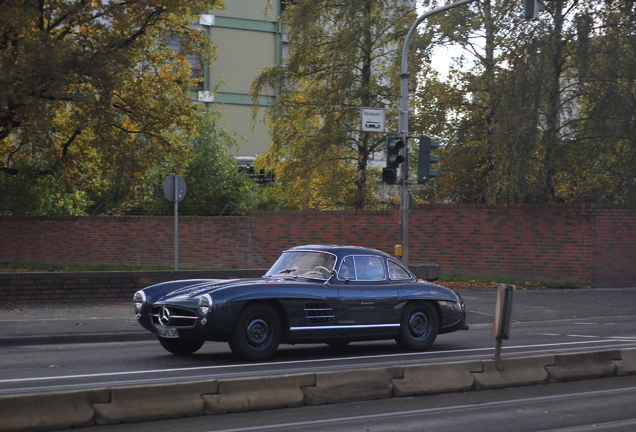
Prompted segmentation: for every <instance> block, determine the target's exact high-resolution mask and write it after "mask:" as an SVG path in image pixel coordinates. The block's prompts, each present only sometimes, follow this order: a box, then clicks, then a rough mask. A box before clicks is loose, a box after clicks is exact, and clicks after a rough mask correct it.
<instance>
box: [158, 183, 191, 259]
mask: <svg viewBox="0 0 636 432" xmlns="http://www.w3.org/2000/svg"><path fill="white" fill-rule="evenodd" d="M186 190H187V188H186V183H185V180H183V178H181V177H179V176H178V175H176V174H173V175H171V176H170V177H168V178H167V179H166V181H165V182H164V183H163V195H164V196H165V197H166V199H167V200H168V201H170V202H173V203H174V270H175V271H177V270H179V201H181V200H182V199H183V198H185V195H186Z"/></svg>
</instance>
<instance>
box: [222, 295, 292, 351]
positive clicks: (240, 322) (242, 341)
mask: <svg viewBox="0 0 636 432" xmlns="http://www.w3.org/2000/svg"><path fill="white" fill-rule="evenodd" d="M280 339H281V324H280V319H279V317H278V315H277V314H276V311H275V310H274V308H273V307H271V306H269V305H267V304H258V303H254V304H250V305H247V306H246V307H245V308H243V310H242V311H241V313H240V314H239V316H238V319H237V322H236V327H235V328H234V332H233V333H232V336H230V340H229V344H230V349H232V352H233V353H234V355H236V356H237V357H239V358H241V359H243V360H264V359H267V358H269V357H271V356H273V355H274V353H275V352H276V350H277V349H278V345H279V344H280Z"/></svg>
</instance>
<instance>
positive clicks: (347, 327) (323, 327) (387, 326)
mask: <svg viewBox="0 0 636 432" xmlns="http://www.w3.org/2000/svg"><path fill="white" fill-rule="evenodd" d="M399 326H400V324H366V325H332V326H311V327H290V329H289V330H291V331H303V330H319V329H334V330H343V329H365V328H391V327H399Z"/></svg>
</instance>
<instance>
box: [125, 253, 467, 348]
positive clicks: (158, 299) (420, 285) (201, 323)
mask: <svg viewBox="0 0 636 432" xmlns="http://www.w3.org/2000/svg"><path fill="white" fill-rule="evenodd" d="M133 303H134V308H135V312H136V315H137V319H138V320H139V323H140V324H141V325H142V326H143V327H144V328H146V329H147V330H149V331H151V332H153V333H156V334H157V336H158V339H159V343H161V345H162V346H163V347H164V348H165V349H166V350H168V351H169V352H171V353H174V354H179V355H187V354H192V353H194V352H196V351H197V350H198V349H199V348H201V346H203V344H204V343H205V342H206V341H216V342H228V343H229V346H230V349H231V350H232V352H233V353H234V354H235V355H236V356H237V357H239V358H240V359H243V360H263V359H267V358H269V357H271V356H273V355H274V353H275V352H276V350H277V349H278V346H279V345H280V344H281V343H283V344H300V343H326V344H329V345H346V344H347V343H349V342H354V341H368V340H382V339H395V340H396V341H397V343H398V344H399V345H400V346H401V347H402V348H404V349H406V350H425V349H427V348H429V347H430V346H431V345H432V344H433V342H434V341H435V339H436V337H437V335H438V334H442V333H449V332H453V331H456V330H460V329H465V328H467V326H466V307H465V306H464V302H463V301H462V298H461V297H460V296H459V295H458V294H456V293H455V292H453V291H452V290H450V289H448V288H445V287H442V286H439V285H436V284H434V283H431V282H427V281H422V280H418V279H417V278H416V277H415V276H413V274H412V273H411V272H410V271H409V270H408V269H406V268H405V267H404V265H402V263H401V262H400V261H399V260H398V259H396V258H394V257H392V256H390V255H387V254H385V253H383V252H380V251H377V250H374V249H368V248H362V247H356V246H333V245H308V246H298V247H294V248H292V249H289V250H286V251H284V252H283V253H282V255H281V256H280V258H278V260H277V261H276V263H275V264H274V265H273V266H272V268H271V269H270V270H269V271H268V272H267V274H265V276H263V277H262V278H256V279H195V280H178V281H170V282H164V283H160V284H156V285H152V286H149V287H147V288H144V289H142V290H140V291H137V292H136V293H135V295H134V301H133Z"/></svg>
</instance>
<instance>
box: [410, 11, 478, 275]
mask: <svg viewBox="0 0 636 432" xmlns="http://www.w3.org/2000/svg"><path fill="white" fill-rule="evenodd" d="M474 1H475V0H461V1H458V2H455V3H451V4H448V5H445V6H441V7H438V8H436V9H433V10H431V11H428V12H426V13H423V14H422V15H420V16H419V17H417V19H416V20H415V23H413V25H412V26H411V28H410V30H409V32H408V34H407V35H406V39H405V40H404V49H403V50H402V71H401V73H400V95H401V99H402V101H401V105H400V112H399V116H398V119H399V129H400V135H401V136H402V140H403V142H404V143H406V142H407V140H406V137H407V136H408V133H409V74H408V70H407V69H408V68H407V60H408V52H409V46H410V45H411V39H412V38H413V35H414V34H415V31H416V30H417V27H418V26H419V25H420V24H421V23H422V21H424V20H425V19H426V18H428V17H430V16H433V15H435V14H438V13H440V12H445V11H447V10H449V9H453V8H456V7H459V6H463V5H465V4H468V3H472V2H474ZM403 152H404V163H403V164H402V175H401V180H402V181H401V182H400V184H401V186H400V242H401V244H402V262H403V263H404V265H406V266H408V265H409V211H410V208H409V207H410V205H409V204H410V200H409V191H408V183H407V182H408V177H409V157H408V155H409V153H408V145H405V146H404V150H403Z"/></svg>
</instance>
